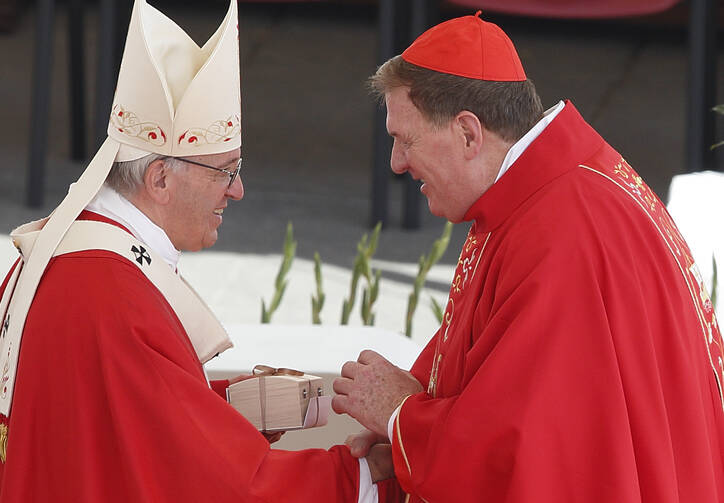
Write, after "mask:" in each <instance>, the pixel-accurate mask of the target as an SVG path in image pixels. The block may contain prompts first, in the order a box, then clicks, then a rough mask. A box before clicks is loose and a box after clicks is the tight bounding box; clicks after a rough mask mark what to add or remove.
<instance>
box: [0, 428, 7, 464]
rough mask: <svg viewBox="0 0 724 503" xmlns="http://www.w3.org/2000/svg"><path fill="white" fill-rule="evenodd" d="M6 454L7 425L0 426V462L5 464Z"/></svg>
mask: <svg viewBox="0 0 724 503" xmlns="http://www.w3.org/2000/svg"><path fill="white" fill-rule="evenodd" d="M7 452H8V425H7V424H0V462H3V463H4V462H5V460H6V459H7Z"/></svg>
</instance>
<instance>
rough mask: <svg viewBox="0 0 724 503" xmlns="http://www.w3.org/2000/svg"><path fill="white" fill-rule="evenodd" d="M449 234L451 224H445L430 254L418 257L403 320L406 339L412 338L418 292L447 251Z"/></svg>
mask: <svg viewBox="0 0 724 503" xmlns="http://www.w3.org/2000/svg"><path fill="white" fill-rule="evenodd" d="M451 232H452V223H450V222H447V223H445V228H444V229H443V231H442V235H441V236H440V237H439V238H438V239H436V240H435V242H434V243H433V244H432V248H431V249H430V253H429V254H428V255H427V256H425V255H424V254H423V255H422V256H421V257H420V260H419V262H418V272H417V277H416V278H415V282H414V284H413V287H412V292H411V293H410V297H409V298H408V302H407V317H406V320H405V335H406V336H407V337H412V317H413V315H414V314H415V310H416V309H417V301H418V299H419V297H420V291H422V287H423V285H424V284H425V279H426V278H427V273H429V272H430V269H431V268H432V266H433V265H435V264H436V263H437V261H438V260H440V259H441V258H442V256H443V255H444V254H445V250H447V245H448V244H449V243H450V234H451ZM438 307H439V306H438ZM440 319H441V320H442V315H441V316H440Z"/></svg>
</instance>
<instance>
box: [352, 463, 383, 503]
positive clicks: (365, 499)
mask: <svg viewBox="0 0 724 503" xmlns="http://www.w3.org/2000/svg"><path fill="white" fill-rule="evenodd" d="M358 461H359V493H358V497H357V503H377V501H378V494H377V484H373V483H372V474H371V473H370V466H369V464H367V459H366V458H359V460H358Z"/></svg>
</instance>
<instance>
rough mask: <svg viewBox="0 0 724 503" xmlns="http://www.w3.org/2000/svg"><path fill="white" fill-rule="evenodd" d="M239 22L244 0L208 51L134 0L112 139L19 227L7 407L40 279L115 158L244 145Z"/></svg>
mask: <svg viewBox="0 0 724 503" xmlns="http://www.w3.org/2000/svg"><path fill="white" fill-rule="evenodd" d="M238 26H239V25H238V14H237V8H236V0H230V2H229V10H228V12H227V14H226V17H225V18H224V20H223V21H222V23H221V25H220V26H219V29H218V30H217V31H216V33H214V35H213V36H212V37H211V38H210V39H209V40H208V41H207V42H206V44H204V46H203V47H201V48H199V46H198V45H196V43H195V42H194V41H193V40H192V39H191V38H190V37H189V36H188V35H187V34H186V33H185V32H184V31H183V30H182V29H181V28H180V27H179V26H178V25H176V23H174V22H173V21H171V20H170V19H169V18H167V17H166V16H165V15H163V14H162V13H161V12H160V11H158V10H157V9H155V8H153V7H151V6H150V5H148V4H147V3H146V1H145V0H136V1H135V4H134V7H133V14H132V15H131V22H130V26H129V28H128V37H127V39H126V47H125V50H124V52H123V60H122V62H121V69H120V72H119V75H118V83H117V87H116V94H115V97H114V100H113V108H112V110H111V115H110V120H109V123H108V138H107V139H106V140H105V142H104V143H103V145H102V146H101V148H100V149H99V150H98V152H97V153H96V155H95V157H94V158H93V160H91V162H90V164H89V165H88V167H87V168H86V170H85V171H84V172H83V174H82V175H81V176H80V178H79V179H78V181H77V182H75V183H74V184H72V185H71V186H70V190H69V191H68V195H67V196H66V197H65V199H63V201H62V202H61V203H60V205H59V206H58V207H57V208H56V209H55V211H53V213H52V214H51V215H50V216H49V217H47V218H44V219H42V220H38V221H36V222H31V223H29V224H25V225H22V226H20V227H18V228H17V229H15V230H14V231H13V232H12V233H11V236H12V237H13V242H14V243H15V246H16V247H17V248H18V249H19V250H20V254H21V257H22V260H23V264H22V269H20V273H19V276H15V277H16V283H15V288H14V293H12V298H10V295H5V296H3V299H2V300H1V301H0V316H1V318H0V320H2V323H1V324H0V358H2V360H1V361H0V362H1V363H0V413H2V414H5V415H8V413H9V411H10V405H11V401H12V394H13V388H14V383H15V372H16V369H17V360H18V355H19V349H20V341H21V337H22V331H23V327H24V326H25V318H26V316H27V313H28V310H29V308H30V305H31V303H32V300H33V297H34V295H35V291H36V289H37V287H38V283H39V282H40V278H41V277H42V275H43V273H44V271H45V268H46V267H47V265H48V262H49V260H50V258H51V257H52V255H53V253H54V252H55V250H56V249H57V247H58V244H59V243H60V241H61V240H62V239H63V236H64V235H65V234H66V232H67V231H68V228H69V227H70V225H71V224H72V223H73V222H74V221H75V219H76V218H77V217H78V215H79V214H80V212H81V211H82V210H83V209H84V208H85V207H86V205H87V204H88V203H89V202H90V201H91V200H92V199H93V198H94V197H95V195H96V194H97V193H98V191H99V189H100V188H101V186H102V185H103V182H104V181H105V179H106V176H107V175H108V173H109V171H110V169H111V166H112V165H113V162H114V160H118V161H127V160H132V159H136V158H139V157H142V156H144V155H147V154H149V153H156V154H161V155H168V156H175V157H181V156H190V155H203V154H216V153H221V152H228V151H230V150H234V149H237V148H239V147H240V146H241V84H240V77H239V29H238ZM16 269H19V268H16ZM11 287H12V285H11V284H8V286H7V290H9V291H11V292H12V291H13V289H12V288H11Z"/></svg>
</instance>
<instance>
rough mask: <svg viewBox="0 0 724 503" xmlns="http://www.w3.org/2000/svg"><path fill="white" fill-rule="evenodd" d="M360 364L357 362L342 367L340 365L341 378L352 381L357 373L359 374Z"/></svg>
mask: <svg viewBox="0 0 724 503" xmlns="http://www.w3.org/2000/svg"><path fill="white" fill-rule="evenodd" d="M359 368H360V364H359V363H357V362H347V363H345V364H344V365H342V371H341V375H342V377H349V378H350V379H354V378H355V376H356V375H357V372H359Z"/></svg>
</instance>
